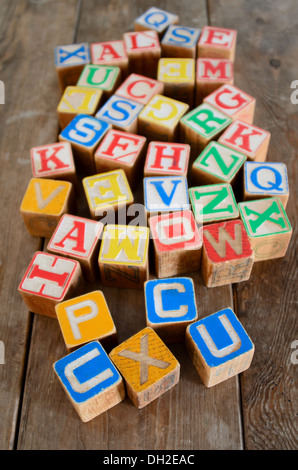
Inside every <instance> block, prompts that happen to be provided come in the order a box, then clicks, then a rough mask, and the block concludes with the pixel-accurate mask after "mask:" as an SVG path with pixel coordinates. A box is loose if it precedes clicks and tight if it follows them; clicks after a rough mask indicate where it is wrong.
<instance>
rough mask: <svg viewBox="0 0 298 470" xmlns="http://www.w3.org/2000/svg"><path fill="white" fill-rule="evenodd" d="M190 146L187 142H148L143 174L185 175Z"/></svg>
mask: <svg viewBox="0 0 298 470" xmlns="http://www.w3.org/2000/svg"><path fill="white" fill-rule="evenodd" d="M189 154H190V147H189V145H188V144H176V143H169V142H150V144H149V146H148V150H147V156H146V161H145V166H144V176H146V177H147V176H159V175H164V176H170V175H181V176H187V171H188V162H189Z"/></svg>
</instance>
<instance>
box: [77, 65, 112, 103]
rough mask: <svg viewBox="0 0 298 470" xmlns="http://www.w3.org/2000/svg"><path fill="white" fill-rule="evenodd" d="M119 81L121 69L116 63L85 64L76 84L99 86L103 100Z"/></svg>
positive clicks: (110, 93)
mask: <svg viewBox="0 0 298 470" xmlns="http://www.w3.org/2000/svg"><path fill="white" fill-rule="evenodd" d="M120 82H121V70H120V68H119V67H117V66H116V65H93V64H88V65H85V67H84V68H83V71H82V73H81V75H80V77H79V80H78V82H77V83H76V85H77V86H86V87H91V88H99V89H100V90H102V101H103V102H105V101H106V100H107V99H108V98H110V96H111V95H112V94H113V93H114V92H115V90H116V89H117V88H118V86H119V85H120Z"/></svg>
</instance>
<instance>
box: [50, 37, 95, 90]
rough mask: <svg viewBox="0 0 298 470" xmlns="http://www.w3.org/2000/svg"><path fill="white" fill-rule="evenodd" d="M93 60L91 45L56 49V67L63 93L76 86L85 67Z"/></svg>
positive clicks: (83, 44) (82, 44) (71, 45)
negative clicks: (67, 88) (66, 89)
mask: <svg viewBox="0 0 298 470" xmlns="http://www.w3.org/2000/svg"><path fill="white" fill-rule="evenodd" d="M90 60H91V57H90V51H89V44H88V43H80V44H66V45H64V46H57V47H56V48H55V66H56V73H57V77H58V81H59V86H60V89H61V91H64V89H65V88H66V87H67V86H69V85H75V84H76V82H77V80H78V78H79V76H80V73H81V72H82V70H83V68H84V66H85V65H86V64H89V63H90Z"/></svg>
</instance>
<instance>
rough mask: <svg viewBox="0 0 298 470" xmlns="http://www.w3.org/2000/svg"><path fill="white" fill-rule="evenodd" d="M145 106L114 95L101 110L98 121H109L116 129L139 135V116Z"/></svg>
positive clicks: (97, 115)
mask: <svg viewBox="0 0 298 470" xmlns="http://www.w3.org/2000/svg"><path fill="white" fill-rule="evenodd" d="M143 107H144V106H143V105H142V104H140V103H137V102H136V101H132V100H128V99H127V98H122V97H121V96H117V95H112V96H111V98H109V99H108V101H107V102H106V103H105V104H104V105H103V106H102V107H101V108H100V109H99V111H98V113H97V114H96V117H97V119H100V120H103V121H107V122H108V123H109V124H111V125H112V127H113V128H114V129H118V130H120V131H126V132H129V133H131V134H137V133H138V116H139V114H140V112H141V110H142V109H143Z"/></svg>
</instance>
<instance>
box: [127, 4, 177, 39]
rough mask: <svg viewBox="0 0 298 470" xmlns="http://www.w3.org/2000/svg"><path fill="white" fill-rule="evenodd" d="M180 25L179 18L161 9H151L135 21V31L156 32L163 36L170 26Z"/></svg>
mask: <svg viewBox="0 0 298 470" xmlns="http://www.w3.org/2000/svg"><path fill="white" fill-rule="evenodd" d="M177 23H179V16H178V15H175V14H173V13H170V12H168V11H165V10H161V9H160V8H155V7H151V8H149V9H148V10H147V11H145V13H143V14H142V15H141V16H139V17H138V18H137V19H136V20H135V21H134V29H135V31H146V30H153V31H156V32H157V33H158V34H159V36H160V37H162V36H163V34H164V33H165V31H166V29H167V28H168V26H170V25H171V24H177Z"/></svg>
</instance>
